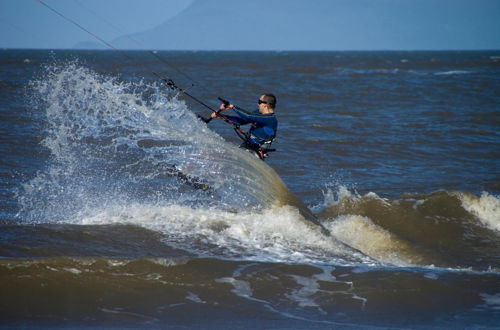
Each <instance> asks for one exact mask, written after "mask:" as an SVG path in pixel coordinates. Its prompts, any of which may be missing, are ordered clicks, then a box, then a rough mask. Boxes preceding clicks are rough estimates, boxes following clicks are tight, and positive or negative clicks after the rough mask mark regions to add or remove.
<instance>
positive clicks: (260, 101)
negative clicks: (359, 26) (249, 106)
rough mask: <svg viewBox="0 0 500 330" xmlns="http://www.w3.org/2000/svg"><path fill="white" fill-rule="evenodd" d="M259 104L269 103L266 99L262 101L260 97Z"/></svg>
mask: <svg viewBox="0 0 500 330" xmlns="http://www.w3.org/2000/svg"><path fill="white" fill-rule="evenodd" d="M258 104H268V103H267V102H266V101H262V100H260V99H259V101H258Z"/></svg>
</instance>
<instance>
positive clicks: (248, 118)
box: [226, 108, 278, 148]
mask: <svg viewBox="0 0 500 330" xmlns="http://www.w3.org/2000/svg"><path fill="white" fill-rule="evenodd" d="M233 111H234V112H236V114H237V115H238V117H236V116H226V117H227V118H228V119H229V120H231V121H232V122H235V123H237V124H239V125H245V124H252V127H251V128H250V130H249V131H248V133H250V135H249V137H248V139H247V141H246V142H247V143H249V144H250V145H251V146H252V147H254V148H259V147H261V146H262V144H264V143H266V142H270V141H272V140H273V139H274V138H275V137H276V132H277V130H278V120H277V119H276V116H275V115H274V113H269V114H261V113H259V110H257V111H256V112H253V113H250V112H246V111H243V110H239V109H235V108H233Z"/></svg>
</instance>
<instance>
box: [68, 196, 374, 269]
mask: <svg viewBox="0 0 500 330" xmlns="http://www.w3.org/2000/svg"><path fill="white" fill-rule="evenodd" d="M75 222H76V223H79V224H83V225H102V224H116V223H120V224H135V225H140V226H143V227H145V228H148V229H151V230H155V231H159V232H161V233H163V234H164V235H165V241H166V242H167V243H168V244H169V245H173V246H176V247H178V248H182V249H186V250H188V251H190V252H194V253H197V254H200V255H207V254H209V255H217V256H220V257H225V258H237V259H241V258H243V259H245V260H256V261H272V262H306V263H308V262H328V263H332V262H338V263H340V264H347V263H353V262H354V263H355V264H356V263H357V264H359V263H364V262H373V260H372V259H370V258H368V257H363V256H362V255H361V254H359V253H354V254H353V251H352V250H350V249H349V248H347V247H345V246H344V245H343V244H341V243H339V241H338V240H336V239H335V238H332V237H329V236H326V235H324V234H322V233H321V232H320V231H319V230H318V228H316V227H315V226H311V225H308V223H307V222H305V221H304V219H303V218H302V216H301V215H300V213H299V212H298V210H297V209H296V208H294V207H292V206H282V207H273V208H269V209H265V210H260V211H259V210H249V211H239V212H232V211H230V210H220V209H216V208H193V207H189V206H182V205H166V206H157V205H145V204H132V205H126V206H114V207H109V206H107V207H106V209H105V210H103V211H99V212H97V213H96V214H95V215H93V216H89V217H85V218H82V219H77V220H75Z"/></svg>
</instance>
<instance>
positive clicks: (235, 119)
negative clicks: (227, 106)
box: [224, 115, 251, 125]
mask: <svg viewBox="0 0 500 330" xmlns="http://www.w3.org/2000/svg"><path fill="white" fill-rule="evenodd" d="M224 116H225V117H226V118H227V119H229V120H230V121H232V122H234V123H236V124H238V125H245V124H250V123H251V122H250V121H248V120H245V119H243V118H241V117H236V116H226V115H224Z"/></svg>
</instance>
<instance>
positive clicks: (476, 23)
mask: <svg viewBox="0 0 500 330" xmlns="http://www.w3.org/2000/svg"><path fill="white" fill-rule="evenodd" d="M43 1H44V2H45V3H46V4H48V5H49V6H51V7H53V8H55V9H56V10H58V11H60V12H61V13H63V14H64V15H66V16H67V17H68V18H70V19H72V20H74V21H75V22H78V23H79V24H81V25H82V26H84V27H85V28H86V29H88V30H90V31H91V32H92V33H94V34H96V35H98V36H99V37H101V38H102V39H104V40H106V41H107V42H111V43H113V45H116V47H119V48H136V47H137V44H136V45H132V44H130V42H129V41H127V39H130V38H128V37H126V38H123V36H125V35H133V36H134V39H136V40H138V41H139V42H140V45H144V46H145V47H146V48H150V49H248V50H274V49H282V50H287V49H298V50H301V49H303V50H310V49H314V50H349V49H354V50H362V49H367V50H370V49H405V50H412V49H417V50H418V49H500V0H43ZM120 37H122V38H120ZM263 39H271V40H273V41H272V42H269V41H267V42H263ZM75 46H77V47H80V48H81V47H89V48H95V47H99V46H102V45H99V41H97V40H95V39H94V38H93V37H92V36H90V35H88V34H86V33H85V32H83V31H82V30H80V29H79V28H78V27H76V26H74V25H73V24H71V23H68V22H67V21H65V20H64V19H63V18H61V17H59V16H57V15H56V14H54V13H53V12H51V11H50V10H48V9H47V8H46V7H44V6H43V5H41V4H40V3H39V2H38V1H37V0H0V47H1V48H74V47H75ZM104 48H105V47H104Z"/></svg>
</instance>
